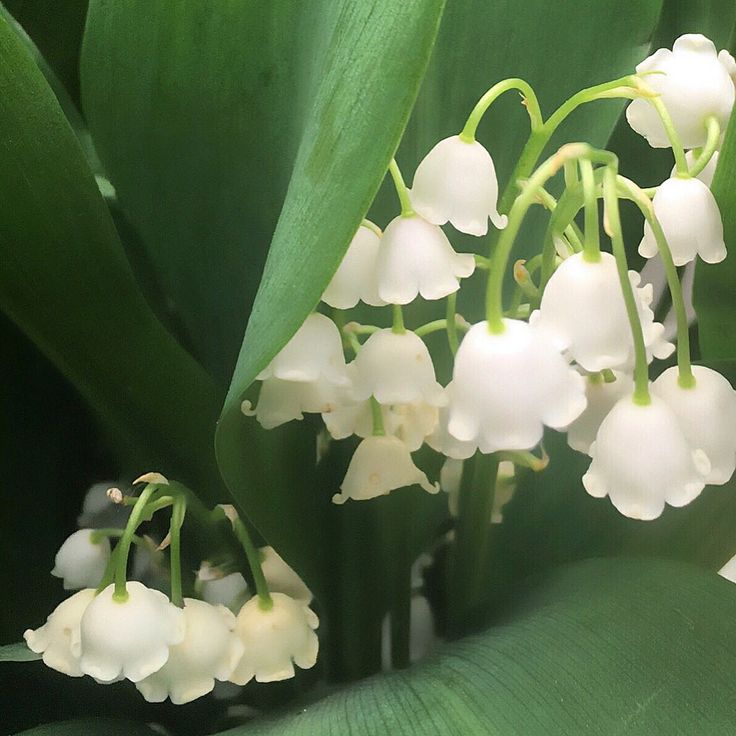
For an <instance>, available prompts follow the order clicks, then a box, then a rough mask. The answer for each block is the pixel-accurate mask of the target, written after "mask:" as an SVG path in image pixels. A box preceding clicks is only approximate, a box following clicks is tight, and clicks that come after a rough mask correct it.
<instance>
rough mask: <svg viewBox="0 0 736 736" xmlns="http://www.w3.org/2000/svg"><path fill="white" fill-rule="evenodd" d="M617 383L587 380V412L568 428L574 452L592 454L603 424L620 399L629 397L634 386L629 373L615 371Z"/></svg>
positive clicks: (568, 435) (569, 443)
mask: <svg viewBox="0 0 736 736" xmlns="http://www.w3.org/2000/svg"><path fill="white" fill-rule="evenodd" d="M614 375H615V377H616V380H615V381H610V382H606V381H604V380H602V379H601V378H600V377H598V376H596V377H592V376H589V377H588V378H586V380H585V396H586V398H587V399H588V405H587V406H586V407H585V411H584V412H583V413H582V414H581V415H580V416H579V417H578V418H577V419H576V420H575V421H574V422H573V423H572V424H571V425H570V426H569V427H568V428H567V444H568V445H570V447H572V449H573V450H577V451H578V452H582V453H584V454H585V455H589V454H590V446H591V445H592V444H593V443H594V442H595V437H596V435H597V434H598V430H599V429H600V426H601V422H602V421H603V420H604V419H605V418H606V416H607V415H608V412H609V411H611V409H613V407H614V406H615V404H616V403H617V402H618V401H619V399H622V398H624V396H629V395H630V394H631V392H632V391H633V388H634V385H633V381H632V380H631V376H630V375H629V374H628V373H621V372H619V371H614Z"/></svg>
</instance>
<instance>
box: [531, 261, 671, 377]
mask: <svg viewBox="0 0 736 736" xmlns="http://www.w3.org/2000/svg"><path fill="white" fill-rule="evenodd" d="M600 256H601V257H600V260H599V261H595V262H591V261H588V260H586V258H585V256H584V254H583V253H576V254H575V255H574V256H571V257H570V258H567V259H566V260H564V261H563V262H562V263H561V264H560V266H559V267H558V268H557V270H556V271H555V272H554V274H553V275H552V278H550V280H549V282H548V283H547V286H546V287H545V289H544V294H543V295H542V301H541V304H540V308H539V310H538V311H536V312H534V313H532V315H531V317H530V319H529V322H530V323H532V324H533V325H534V327H535V328H538V329H540V330H543V331H544V332H545V333H546V334H547V335H548V336H549V337H550V338H551V340H552V341H553V342H554V344H555V346H556V347H557V348H558V350H560V351H561V352H565V353H567V355H568V356H569V357H570V358H572V359H573V360H574V361H575V362H576V363H577V364H578V365H580V366H581V367H582V368H584V369H585V370H586V371H591V372H596V371H602V370H605V369H607V368H620V367H622V366H625V365H627V364H629V363H631V362H633V357H634V340H633V338H632V335H631V326H630V325H629V320H628V317H627V313H626V304H625V302H624V297H623V293H622V291H621V284H620V282H619V278H618V271H617V269H616V259H615V258H614V257H613V256H612V255H611V254H610V253H601V254H600ZM629 278H630V280H631V284H632V287H633V289H634V296H635V298H636V302H637V308H638V311H639V318H640V320H641V325H642V331H643V332H644V342H645V344H646V347H647V349H648V352H649V354H650V355H651V354H652V353H654V355H655V356H656V357H658V358H665V357H667V356H669V355H670V354H671V353H672V351H673V350H674V346H673V345H671V344H670V343H667V342H666V341H665V340H664V338H663V335H664V326H663V325H661V324H660V323H658V322H655V321H654V313H653V312H652V310H651V309H650V307H649V303H650V302H651V291H652V288H651V286H649V285H647V286H639V283H640V279H641V277H640V276H639V274H638V273H636V272H635V271H630V272H629Z"/></svg>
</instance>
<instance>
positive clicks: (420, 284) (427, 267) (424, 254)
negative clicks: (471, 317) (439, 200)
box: [377, 215, 475, 304]
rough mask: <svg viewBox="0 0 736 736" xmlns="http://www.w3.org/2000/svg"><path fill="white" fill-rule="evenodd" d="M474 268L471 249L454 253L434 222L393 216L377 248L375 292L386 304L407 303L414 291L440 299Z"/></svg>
mask: <svg viewBox="0 0 736 736" xmlns="http://www.w3.org/2000/svg"><path fill="white" fill-rule="evenodd" d="M474 270H475V257H474V256H473V255H472V254H471V253H456V252H455V251H454V250H453V249H452V246H451V245H450V241H449V240H448V239H447V236H446V235H445V234H444V233H443V232H442V230H441V229H440V228H439V227H438V226H437V225H432V224H431V223H429V222H427V221H426V220H425V219H424V218H422V217H419V216H418V215H412V216H410V217H404V216H403V215H400V216H399V217H396V218H394V219H393V220H391V222H390V223H389V224H388V226H387V227H386V231H385V232H384V234H383V237H382V238H381V245H380V247H379V249H378V259H377V274H378V294H379V296H380V297H381V299H383V300H384V301H385V302H386V303H388V304H409V302H412V301H414V300H415V299H416V298H417V296H418V295H421V296H422V297H423V298H424V299H442V298H444V297H446V296H448V295H449V294H454V293H455V292H456V291H457V290H458V289H459V288H460V279H461V278H467V277H468V276H470V275H471V274H472V273H473V271H474Z"/></svg>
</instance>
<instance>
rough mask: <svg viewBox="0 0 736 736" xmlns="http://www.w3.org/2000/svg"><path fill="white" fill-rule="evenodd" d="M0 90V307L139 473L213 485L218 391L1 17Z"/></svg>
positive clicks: (54, 102) (45, 86)
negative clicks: (170, 318) (142, 287)
mask: <svg viewBox="0 0 736 736" xmlns="http://www.w3.org/2000/svg"><path fill="white" fill-rule="evenodd" d="M0 85H2V88H3V90H4V93H3V96H2V101H1V102H0V157H1V158H2V163H3V165H2V167H0V191H2V192H3V196H2V198H0V249H1V251H2V259H3V268H2V269H1V270H0V308H1V309H2V310H3V311H4V312H5V313H6V314H7V315H8V316H9V317H10V318H11V319H12V320H13V321H14V322H15V323H16V324H17V325H18V326H19V327H20V328H21V330H22V331H23V332H25V333H26V334H27V335H28V336H29V337H30V338H31V339H32V340H33V341H34V342H35V343H36V345H38V347H39V348H40V349H41V350H42V351H43V352H44V353H45V354H46V356H48V357H49V358H50V359H51V361H52V362H53V363H54V364H55V365H56V366H57V367H58V368H59V369H60V370H61V371H62V372H63V373H64V375H65V376H66V377H67V378H68V379H69V380H70V381H71V382H72V383H73V384H74V385H75V387H76V388H77V389H78V390H79V391H80V392H81V394H82V395H83V396H84V397H85V399H87V401H88V402H89V403H90V404H91V405H92V407H93V408H94V410H95V411H96V412H97V413H98V415H99V416H100V417H101V418H102V419H103V420H104V422H105V423H106V425H107V426H108V427H109V428H110V429H111V430H112V431H113V432H114V433H115V434H116V435H117V437H118V438H119V440H120V441H119V448H118V449H120V450H121V451H123V450H126V449H132V448H135V451H136V455H135V456H136V460H137V463H139V467H141V466H142V467H143V469H148V467H151V466H154V467H159V468H161V469H164V468H166V470H168V471H169V472H172V473H173V474H174V475H175V476H176V477H182V478H188V479H190V480H191V479H197V480H200V479H203V478H205V479H207V481H208V482H210V483H211V482H212V479H213V478H216V474H215V473H216V471H215V470H214V469H213V463H214V460H213V454H212V451H211V436H212V428H213V424H214V417H215V415H216V407H217V402H218V394H217V392H216V390H215V389H214V387H213V385H212V383H211V381H210V379H209V378H208V377H207V375H206V374H205V373H204V372H203V371H202V369H201V368H200V367H199V366H198V365H196V364H195V363H194V362H193V361H192V359H191V358H190V357H189V356H188V355H187V354H186V353H185V352H184V351H183V350H182V349H181V348H180V347H179V346H178V345H177V344H176V343H175V342H174V341H173V339H172V338H171V337H170V335H169V334H168V333H167V332H166V331H165V330H164V329H163V328H162V327H161V325H160V323H159V322H158V321H157V320H156V319H155V317H154V316H153V314H152V312H151V310H150V308H149V307H148V305H147V304H146V302H145V300H144V299H143V297H142V296H141V293H140V291H139V289H138V287H137V285H136V283H135V280H134V278H133V276H132V273H131V271H130V267H129V265H128V263H127V261H126V259H125V255H124V253H123V250H122V248H121V246H120V242H119V240H118V237H117V233H116V231H115V228H114V226H113V224H112V220H111V219H110V215H109V212H108V210H107V207H106V205H105V203H104V201H103V200H102V198H101V196H100V194H99V191H98V189H97V186H96V184H95V180H94V177H93V176H92V174H91V172H90V170H89V168H88V166H87V164H86V162H85V160H84V157H83V154H82V151H81V148H80V146H79V144H78V142H77V140H76V139H75V137H74V134H73V132H72V130H71V128H70V127H69V124H68V123H67V121H66V120H65V119H64V116H63V114H62V111H61V109H60V107H59V104H58V102H57V100H56V99H55V97H54V95H53V93H52V92H51V90H50V88H49V87H48V84H47V83H46V81H45V80H44V78H43V76H42V74H41V72H40V71H39V69H38V67H37V66H36V64H35V62H34V61H33V59H32V57H31V56H30V54H29V53H28V51H27V49H26V48H25V47H24V45H23V43H22V42H21V41H20V40H19V38H18V37H17V36H16V34H15V33H14V32H13V31H12V30H11V29H10V27H9V25H8V23H7V22H6V21H5V20H4V19H0ZM51 421H53V418H52V419H51ZM164 472H166V471H164Z"/></svg>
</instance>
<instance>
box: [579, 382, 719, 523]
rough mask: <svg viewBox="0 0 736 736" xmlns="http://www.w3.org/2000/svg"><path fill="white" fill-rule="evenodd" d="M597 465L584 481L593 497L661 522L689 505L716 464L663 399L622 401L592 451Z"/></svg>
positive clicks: (627, 513) (638, 516)
mask: <svg viewBox="0 0 736 736" xmlns="http://www.w3.org/2000/svg"><path fill="white" fill-rule="evenodd" d="M590 455H591V457H592V458H593V461H592V462H591V464H590V468H589V469H588V472H587V473H586V474H585V475H584V476H583V485H584V486H585V490H586V491H588V493H589V494H590V495H591V496H595V497H596V498H603V497H605V496H609V498H610V499H611V503H612V504H613V505H614V506H615V507H616V508H617V509H618V510H619V511H620V512H621V513H622V514H623V515H624V516H628V517H630V518H632V519H642V520H651V519H656V518H657V517H658V516H660V514H661V513H662V511H663V510H664V506H665V503H668V504H669V505H670V506H686V505H687V504H689V503H690V502H691V501H693V500H694V499H695V498H697V497H698V495H699V494H700V492H701V491H702V490H703V488H704V486H705V479H706V477H707V476H708V474H709V473H710V462H709V460H708V457H707V456H706V454H705V453H704V452H703V450H701V449H694V448H693V447H692V446H691V445H690V443H689V442H688V441H687V439H686V438H685V435H684V433H683V431H682V429H680V425H679V422H678V420H677V416H676V415H675V413H674V412H673V411H672V409H670V408H669V406H667V404H666V403H665V402H664V401H663V400H662V399H660V398H659V397H657V396H652V398H651V403H650V404H647V405H641V404H637V403H635V402H634V401H633V399H632V398H631V397H630V396H627V397H625V398H623V399H620V400H619V401H618V403H617V404H616V405H615V406H614V407H613V409H611V411H610V412H609V413H608V415H607V416H606V418H605V419H604V420H603V423H602V424H601V426H600V429H599V430H598V434H597V436H596V440H595V442H594V443H593V445H592V446H591V448H590Z"/></svg>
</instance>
